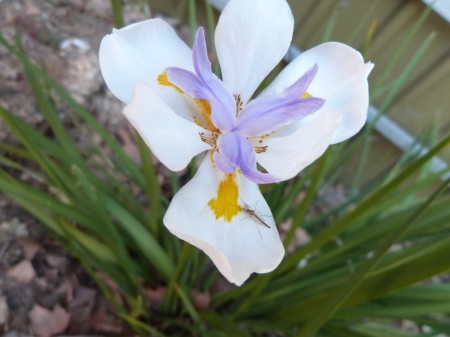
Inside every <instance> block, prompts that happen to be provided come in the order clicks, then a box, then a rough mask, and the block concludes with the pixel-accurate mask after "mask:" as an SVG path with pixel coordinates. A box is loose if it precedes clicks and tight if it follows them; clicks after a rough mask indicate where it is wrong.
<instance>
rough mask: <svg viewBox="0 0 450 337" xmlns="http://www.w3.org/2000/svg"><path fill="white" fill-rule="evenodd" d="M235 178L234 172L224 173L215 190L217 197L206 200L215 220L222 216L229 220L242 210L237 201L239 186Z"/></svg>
mask: <svg viewBox="0 0 450 337" xmlns="http://www.w3.org/2000/svg"><path fill="white" fill-rule="evenodd" d="M235 178H236V172H235V173H232V174H227V175H225V180H223V181H221V182H220V185H219V189H218V190H217V198H212V199H211V200H210V201H209V202H208V206H209V207H210V208H211V210H212V211H213V212H214V215H215V216H216V220H219V218H223V219H224V220H225V221H227V222H231V220H232V219H233V218H234V217H235V216H236V215H238V214H239V213H240V212H241V211H242V207H241V206H240V205H239V203H238V198H239V187H238V185H237V184H236V181H235Z"/></svg>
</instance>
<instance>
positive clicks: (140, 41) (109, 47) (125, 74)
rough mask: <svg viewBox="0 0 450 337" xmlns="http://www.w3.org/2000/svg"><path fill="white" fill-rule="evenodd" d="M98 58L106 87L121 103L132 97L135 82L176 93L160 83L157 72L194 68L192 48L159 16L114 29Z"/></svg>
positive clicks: (106, 37) (101, 47) (105, 39)
mask: <svg viewBox="0 0 450 337" xmlns="http://www.w3.org/2000/svg"><path fill="white" fill-rule="evenodd" d="M99 61H100V69H101V72H102V75H103V78H104V79H105V82H106V84H107V86H108V88H109V89H110V90H111V92H112V93H113V94H114V95H115V96H116V97H117V98H118V99H120V100H121V101H122V102H124V103H128V102H129V101H130V100H131V97H132V95H133V89H134V86H135V84H136V82H137V81H142V82H145V83H147V84H148V85H150V86H151V87H152V88H153V89H154V90H157V88H158V87H161V88H160V89H161V90H163V91H164V90H165V91H168V89H171V90H170V91H168V92H169V93H176V91H175V90H174V89H173V88H170V87H163V86H161V85H159V84H158V82H157V78H158V75H160V74H161V73H162V72H163V71H164V69H165V68H167V67H180V68H183V69H187V70H193V64H192V52H191V49H190V48H189V47H188V46H187V45H186V44H185V43H184V42H183V41H182V40H181V39H180V38H179V37H178V36H177V34H176V33H175V31H174V30H173V28H172V27H171V26H170V25H169V24H168V23H166V22H164V21H163V20H161V19H150V20H146V21H142V22H139V23H135V24H132V25H129V26H126V27H124V28H122V29H113V32H112V34H109V35H106V36H105V37H104V38H103V40H102V42H101V44H100V51H99ZM160 96H161V95H160ZM165 101H166V102H169V101H170V99H167V100H165Z"/></svg>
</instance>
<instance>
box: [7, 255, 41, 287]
mask: <svg viewBox="0 0 450 337" xmlns="http://www.w3.org/2000/svg"><path fill="white" fill-rule="evenodd" d="M6 276H8V277H10V278H12V279H14V280H16V281H18V282H22V283H30V282H31V280H32V279H33V277H35V276H36V272H35V270H34V268H33V266H32V265H31V262H30V261H28V260H23V261H22V262H20V263H18V264H16V265H15V266H14V267H12V268H11V269H10V270H8V272H7V273H6Z"/></svg>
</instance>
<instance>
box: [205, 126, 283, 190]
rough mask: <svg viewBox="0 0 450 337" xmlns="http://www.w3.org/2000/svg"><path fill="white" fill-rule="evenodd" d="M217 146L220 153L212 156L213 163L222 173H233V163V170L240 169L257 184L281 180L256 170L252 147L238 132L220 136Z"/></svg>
mask: <svg viewBox="0 0 450 337" xmlns="http://www.w3.org/2000/svg"><path fill="white" fill-rule="evenodd" d="M217 145H218V147H219V151H220V153H215V154H214V161H215V162H216V165H217V167H218V168H219V170H221V171H222V172H224V173H231V172H233V171H234V170H231V169H232V167H233V165H232V164H231V163H234V165H235V169H236V167H240V168H241V170H242V173H243V174H244V176H245V177H247V178H248V179H249V180H251V181H253V182H255V183H257V184H270V183H274V182H278V181H280V180H281V179H279V178H277V177H274V176H272V175H270V174H268V173H262V172H259V171H258V170H257V169H256V156H255V150H254V148H253V145H252V143H250V142H249V141H248V140H247V139H245V138H244V137H242V136H241V135H240V134H239V132H237V131H233V132H230V133H228V134H224V135H220V137H219V139H218V140H217ZM224 157H225V158H224Z"/></svg>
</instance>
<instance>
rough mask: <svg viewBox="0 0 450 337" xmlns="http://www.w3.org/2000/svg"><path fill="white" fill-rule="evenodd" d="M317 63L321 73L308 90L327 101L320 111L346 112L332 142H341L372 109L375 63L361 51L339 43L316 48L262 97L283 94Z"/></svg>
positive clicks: (360, 124)
mask: <svg viewBox="0 0 450 337" xmlns="http://www.w3.org/2000/svg"><path fill="white" fill-rule="evenodd" d="M315 63H317V65H318V66H319V71H318V73H317V76H316V78H315V79H314V80H313V81H312V83H311V85H310V87H309V88H308V93H309V94H311V95H313V96H315V97H320V98H323V99H325V100H326V102H325V105H324V106H323V107H322V109H321V111H324V110H329V109H337V110H340V111H341V112H342V113H343V115H342V122H341V125H340V126H339V127H338V129H337V130H336V132H335V133H334V135H333V139H332V142H331V143H332V144H335V143H339V142H342V141H344V140H346V139H348V138H350V137H352V136H353V135H355V134H356V133H357V132H358V131H359V130H361V128H362V127H363V126H364V123H365V122H366V119H367V111H368V106H369V84H368V82H367V76H369V73H370V71H371V70H372V68H373V64H372V63H370V62H369V63H364V60H363V58H362V56H361V54H360V53H359V52H358V51H356V50H354V49H353V48H351V47H349V46H347V45H345V44H342V43H337V42H328V43H324V44H321V45H319V46H317V47H314V48H312V49H310V50H308V51H306V52H304V53H302V54H300V55H299V56H298V57H297V58H296V59H295V60H294V61H292V62H291V63H290V64H289V65H288V66H287V67H286V68H285V69H284V70H283V71H282V72H281V73H280V74H279V75H278V76H277V78H276V79H275V80H274V81H273V83H272V84H271V85H270V86H269V87H268V88H267V89H266V90H265V91H264V93H263V94H267V93H273V92H280V91H282V90H283V89H284V88H286V87H288V86H290V85H291V84H292V83H294V82H295V81H296V80H297V79H298V78H299V77H300V76H302V75H303V74H304V73H305V72H306V71H307V70H308V69H309V68H311V67H312V66H313V65H314V64H315Z"/></svg>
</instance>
